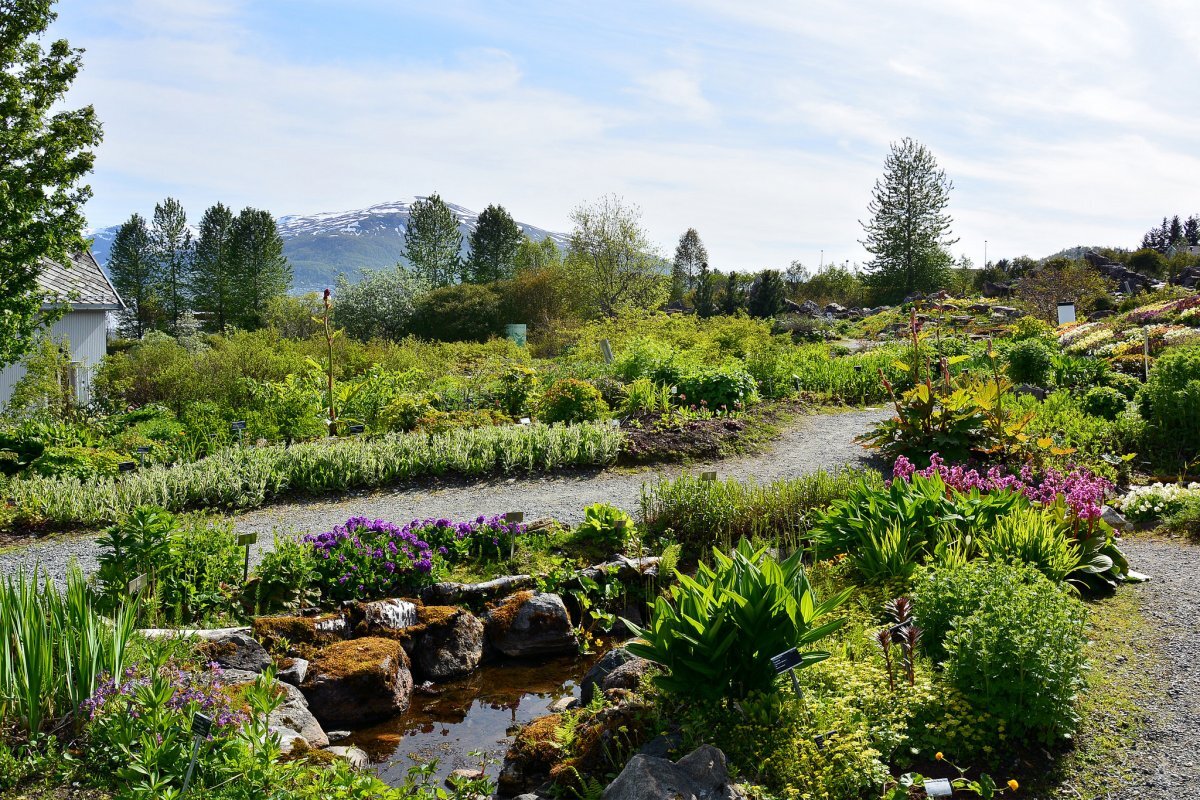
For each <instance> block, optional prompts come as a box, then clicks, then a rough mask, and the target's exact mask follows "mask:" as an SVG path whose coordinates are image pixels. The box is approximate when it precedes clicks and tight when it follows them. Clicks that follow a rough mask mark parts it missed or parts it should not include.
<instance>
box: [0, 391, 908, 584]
mask: <svg viewBox="0 0 1200 800" xmlns="http://www.w3.org/2000/svg"><path fill="white" fill-rule="evenodd" d="M888 413H889V412H888V411H886V410H883V409H878V408H869V409H864V410H856V411H847V412H844V413H836V414H825V413H822V414H812V415H809V416H805V417H802V418H800V419H798V420H796V421H795V422H794V423H793V424H792V425H791V426H789V427H788V428H787V429H785V430H784V431H783V433H782V434H781V435H780V436H779V437H778V438H776V439H775V441H774V442H773V443H772V444H771V446H770V447H769V449H767V450H766V451H764V452H762V453H759V454H756V455H752V456H739V457H735V458H729V459H724V460H720V461H714V462H709V463H706V464H693V465H689V466H688V467H687V470H688V471H691V472H701V471H703V470H706V469H715V470H717V472H718V475H719V476H720V477H721V478H726V477H733V478H755V479H757V480H759V481H772V480H775V479H777V478H785V477H792V476H796V475H802V474H805V473H808V472H815V471H816V470H818V469H829V470H834V469H838V468H839V467H841V466H843V465H845V464H851V465H859V464H862V463H863V462H864V460H865V458H866V456H867V453H866V451H865V450H864V449H863V448H862V447H861V446H860V445H858V444H856V443H855V442H854V441H853V440H854V437H855V436H858V435H859V434H861V433H864V432H865V431H867V430H868V429H869V428H870V427H871V426H872V425H874V424H875V423H876V422H878V421H879V420H881V419H885V418H886V417H887V416H888ZM681 471H682V469H681V468H680V467H678V466H676V465H669V466H664V467H661V468H650V469H638V470H629V469H607V470H589V471H576V472H571V473H566V474H557V475H546V476H540V477H539V476H533V477H520V478H508V479H504V478H499V479H491V480H483V481H460V480H447V481H439V482H435V483H425V484H421V485H417V486H409V487H404V488H399V489H394V490H383V491H375V492H360V493H352V494H349V495H339V496H337V497H336V498H334V499H329V500H309V501H301V502H295V503H278V504H274V505H270V506H266V507H264V508H261V509H256V510H254V511H249V512H246V513H243V514H239V515H237V516H235V517H234V518H233V519H234V525H235V526H236V528H237V530H238V532H239V533H250V532H254V533H258V534H259V539H260V541H259V543H258V544H257V545H255V547H254V549H253V551H252V552H251V561H252V562H257V561H258V559H259V558H261V557H262V553H263V552H265V551H266V549H269V548H270V547H271V546H272V535H271V534H272V531H274V530H280V531H293V532H312V531H325V530H329V529H330V528H332V527H333V526H334V525H337V524H339V523H342V522H345V521H346V519H347V518H349V517H352V516H356V515H361V516H368V517H375V518H382V519H391V520H394V521H397V522H402V521H407V520H410V519H415V518H425V517H451V518H454V519H470V518H473V517H476V516H478V515H479V514H498V513H506V512H509V511H521V512H524V514H525V519H526V520H534V519H538V518H541V517H553V518H555V519H559V520H562V521H564V522H578V521H579V520H581V519H582V518H583V507H584V506H587V505H590V504H592V503H599V502H604V503H612V504H613V505H616V506H619V507H621V508H624V509H627V510H629V511H631V512H635V513H636V511H637V509H638V508H639V506H640V502H641V491H642V484H643V483H645V482H649V483H653V482H655V481H657V480H658V478H659V477H669V476H672V475H676V474H678V473H679V472H681ZM94 539H95V534H94V533H89V534H85V535H79V536H71V535H61V536H54V537H48V538H46V539H40V540H36V541H34V542H31V543H30V544H28V545H16V546H14V547H12V548H10V549H8V550H6V551H5V552H2V553H0V575H3V574H6V573H11V572H15V571H16V570H17V569H18V568H19V567H21V566H22V565H24V566H26V567H28V566H31V565H33V564H35V563H37V564H40V565H41V568H42V569H43V570H44V571H45V572H46V573H47V574H49V575H50V576H51V577H54V578H55V579H61V578H62V576H64V575H66V571H67V568H68V566H69V565H70V563H71V562H72V561H75V562H77V563H78V564H79V566H80V567H81V568H82V569H83V571H84V572H85V573H91V572H94V571H95V570H96V566H97V564H96V547H95V544H94Z"/></svg>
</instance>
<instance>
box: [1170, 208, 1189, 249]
mask: <svg viewBox="0 0 1200 800" xmlns="http://www.w3.org/2000/svg"><path fill="white" fill-rule="evenodd" d="M1183 241H1185V240H1184V237H1183V222H1181V221H1180V219H1179V215H1178V214H1176V215H1175V216H1173V217H1171V227H1170V228H1168V229H1167V245H1168V246H1170V245H1179V244H1180V243H1182V242H1183Z"/></svg>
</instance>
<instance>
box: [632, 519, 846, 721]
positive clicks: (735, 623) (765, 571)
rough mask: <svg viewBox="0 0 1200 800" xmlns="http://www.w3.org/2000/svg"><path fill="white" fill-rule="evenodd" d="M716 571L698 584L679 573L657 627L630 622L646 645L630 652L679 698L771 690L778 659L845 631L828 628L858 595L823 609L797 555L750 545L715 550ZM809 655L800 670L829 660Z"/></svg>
mask: <svg viewBox="0 0 1200 800" xmlns="http://www.w3.org/2000/svg"><path fill="white" fill-rule="evenodd" d="M713 560H714V566H712V567H709V566H708V565H706V564H701V565H700V567H699V571H698V572H697V573H696V577H695V578H694V579H693V578H690V577H688V576H686V575H683V574H681V573H679V572H678V571H676V573H675V574H676V578H677V580H678V583H677V584H675V585H673V586H671V587H670V589H669V590H668V592H669V596H667V597H659V598H658V599H657V600H656V601H655V603H654V608H653V610H652V611H651V614H650V623H649V625H648V626H647V627H645V628H639V627H637V626H635V625H631V624H630V623H628V622H627V623H626V624H627V625H629V627H630V629H631V630H633V632H634V634H635V635H636V636H637V637H638V641H636V642H632V643H630V644H629V645H628V649H629V651H630V652H632V653H634V654H635V655H639V656H642V657H643V658H647V659H649V660H651V661H653V662H655V663H657V664H659V665H661V666H662V667H664V668H665V669H666V670H667V674H665V675H660V676H656V677H655V679H654V680H655V683H656V684H657V685H658V686H659V687H660V688H662V689H663V690H664V691H667V692H669V693H672V694H676V695H680V696H683V697H697V698H705V699H708V700H719V699H720V698H722V697H733V698H740V697H745V696H747V695H748V694H749V693H751V692H761V691H767V690H769V689H770V688H771V687H772V686H774V684H775V680H776V675H775V669H774V668H773V667H772V665H771V658H772V656H775V655H777V654H779V653H782V652H783V651H785V650H788V649H790V648H793V647H795V648H807V647H808V646H809V645H812V644H815V643H816V642H818V641H820V640H821V639H822V638H824V637H826V636H828V635H829V634H830V633H833V632H834V631H836V630H837V629H838V628H839V627H841V626H842V624H843V622H844V620H841V619H837V620H828V621H822V618H823V617H826V616H827V615H829V614H830V613H831V612H832V611H833V610H834V609H836V608H837V607H838V606H840V605H841V604H842V603H843V602H845V600H846V599H847V598H848V597H849V596H850V590H846V591H844V592H842V593H840V594H838V595H835V596H833V597H829V598H827V599H826V600H824V601H821V602H818V600H817V598H816V596H815V594H814V592H813V590H812V587H811V585H810V584H809V582H808V577H807V575H806V574H805V571H804V566H803V554H802V553H801V552H797V553H795V554H793V555H792V556H791V557H790V558H787V559H785V560H783V561H776V560H775V559H774V558H772V557H771V556H769V555H767V552H766V549H765V548H764V549H762V550H757V551H756V550H754V548H753V547H752V546H751V545H750V544H749V542H747V541H745V540H743V541H742V542H740V543H739V544H738V546H737V548H736V549H735V550H733V552H732V553H730V554H729V555H725V554H723V553H722V552H721V551H720V550H717V549H714V550H713ZM828 656H829V654H828V653H825V652H822V651H818V650H807V649H805V650H804V652H803V653H802V660H801V663H800V667H804V666H808V665H810V664H814V663H816V662H818V661H821V660H822V659H825V658H828Z"/></svg>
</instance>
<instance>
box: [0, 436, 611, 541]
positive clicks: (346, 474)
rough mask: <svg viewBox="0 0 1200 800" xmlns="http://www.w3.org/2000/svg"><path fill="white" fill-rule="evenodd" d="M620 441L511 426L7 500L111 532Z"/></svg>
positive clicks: (296, 452) (586, 457) (225, 461)
mask: <svg viewBox="0 0 1200 800" xmlns="http://www.w3.org/2000/svg"><path fill="white" fill-rule="evenodd" d="M623 436H624V434H623V433H622V431H621V430H619V429H617V428H613V427H612V426H610V425H604V424H599V423H596V424H581V425H571V426H563V425H531V426H516V425H511V426H505V427H489V428H478V429H463V430H453V431H449V432H446V433H436V434H421V433H413V434H392V435H387V436H382V437H379V438H372V439H368V440H361V439H342V440H334V441H328V442H314V443H308V444H297V445H293V446H292V447H286V448H285V447H253V448H233V449H228V450H224V451H221V452H218V453H215V454H213V455H210V456H209V457H208V458H205V459H204V460H203V461H198V462H195V463H191V464H183V465H180V466H177V467H172V468H165V467H157V466H154V467H147V468H146V469H144V470H140V471H138V472H136V473H130V474H125V475H123V476H122V477H119V478H111V479H101V480H98V481H89V482H87V483H83V482H80V481H78V480H74V479H48V478H29V479H20V480H15V481H12V482H11V483H10V484H9V485H8V486H7V490H6V493H7V495H8V497H9V499H10V500H11V501H12V502H13V503H14V504H15V506H16V508H17V510H18V513H19V514H20V515H21V516H22V517H23V518H25V519H27V520H43V521H52V522H55V523H57V524H64V525H65V524H83V525H99V524H109V523H112V522H114V521H116V520H118V519H120V518H122V517H123V516H124V515H125V514H127V513H128V512H129V511H131V510H132V509H134V508H136V507H137V506H141V505H157V506H161V507H163V508H167V509H169V510H172V511H180V510H184V509H187V508H256V507H258V506H260V505H262V504H263V503H265V502H267V500H269V499H273V498H276V497H280V496H283V495H285V494H288V493H291V492H310V493H320V492H330V491H347V490H351V489H366V488H375V487H381V486H389V485H392V484H395V483H396V482H398V481H402V480H408V479H411V478H415V477H421V476H428V475H453V474H457V475H485V474H489V473H497V472H498V473H502V474H511V473H514V472H519V471H534V470H546V469H555V468H557V467H562V466H567V465H572V466H584V465H603V464H610V463H612V462H613V461H614V460H616V457H617V453H618V452H619V451H620V447H621V441H622V439H623Z"/></svg>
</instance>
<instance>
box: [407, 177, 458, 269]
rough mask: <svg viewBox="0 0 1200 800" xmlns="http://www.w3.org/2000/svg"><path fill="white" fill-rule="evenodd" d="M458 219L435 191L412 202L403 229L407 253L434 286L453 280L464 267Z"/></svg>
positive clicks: (413, 265)
mask: <svg viewBox="0 0 1200 800" xmlns="http://www.w3.org/2000/svg"><path fill="white" fill-rule="evenodd" d="M461 250H462V232H461V231H459V229H458V219H457V218H456V217H455V216H454V212H452V211H451V210H450V208H449V206H447V205H446V204H445V203H444V202H442V198H441V197H439V196H438V195H437V194H436V193H435V194H432V195H430V196H429V197H428V198H425V199H423V200H418V201H417V202H415V203H413V204H412V209H411V210H410V211H409V215H408V227H407V228H405V230H404V254H405V256H406V257H407V258H408V262H409V264H411V265H412V268H413V270H414V271H415V272H416V273H417V275H419V276H421V277H422V278H423V279H424V280H425V281H426V283H428V284H429V285H430V286H432V287H435V288H436V287H438V286H449V285H450V284H452V283H454V282H455V281H456V280H457V279H458V277H459V272H460V270H461V267H462V257H461Z"/></svg>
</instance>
